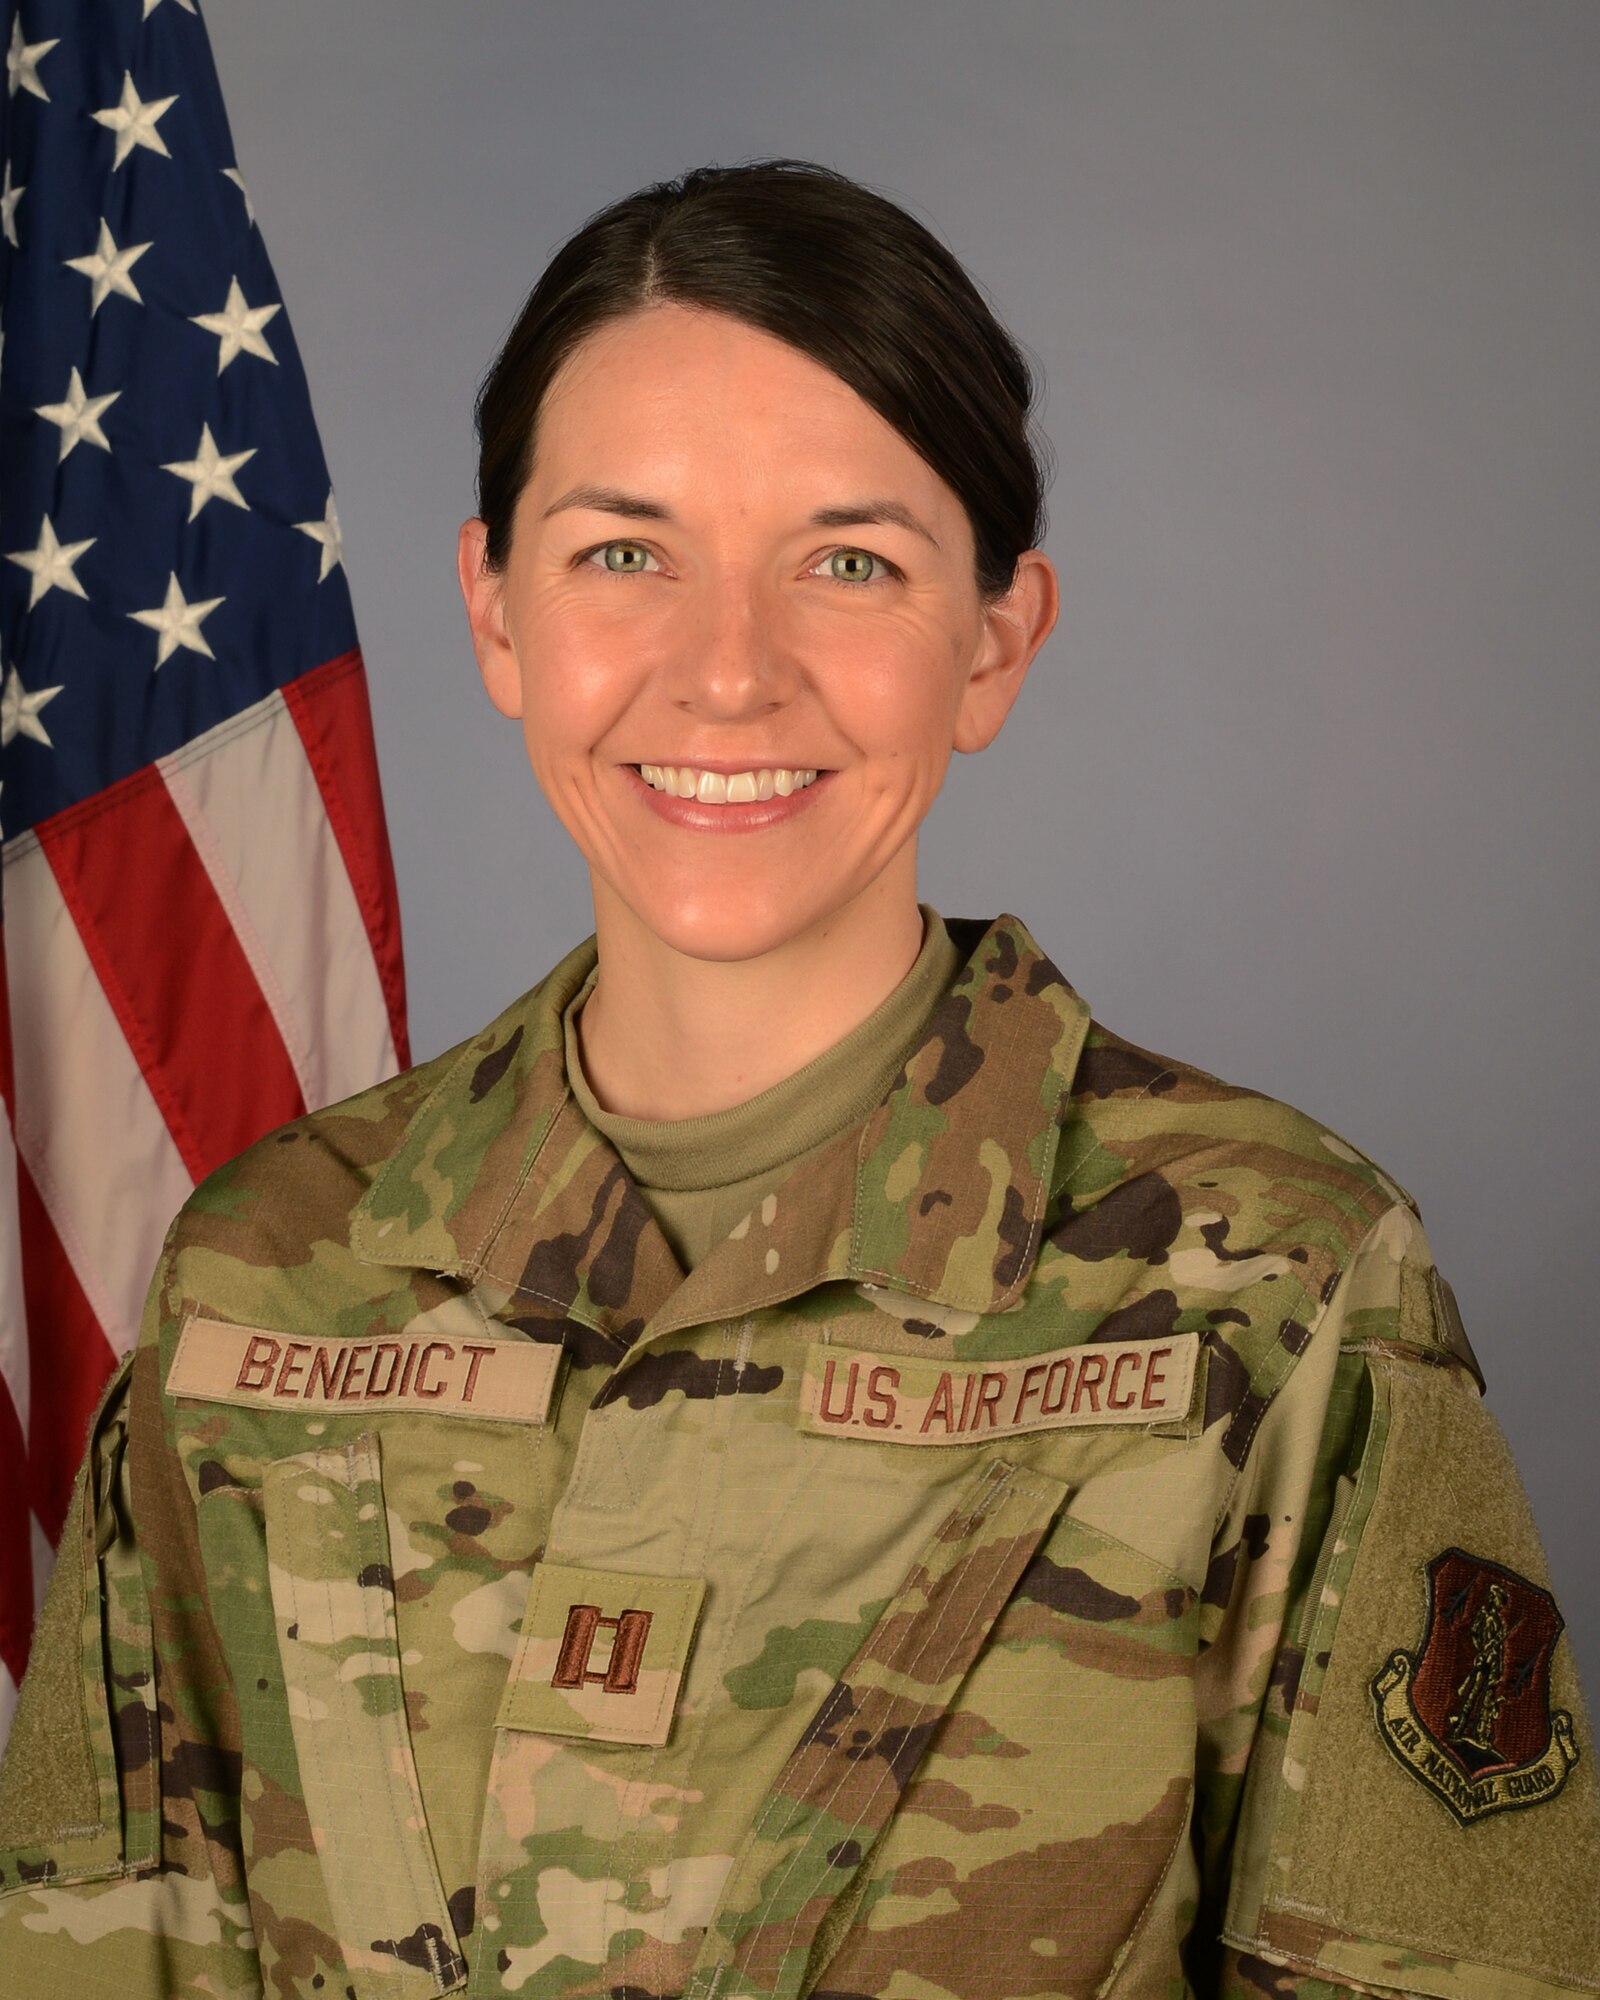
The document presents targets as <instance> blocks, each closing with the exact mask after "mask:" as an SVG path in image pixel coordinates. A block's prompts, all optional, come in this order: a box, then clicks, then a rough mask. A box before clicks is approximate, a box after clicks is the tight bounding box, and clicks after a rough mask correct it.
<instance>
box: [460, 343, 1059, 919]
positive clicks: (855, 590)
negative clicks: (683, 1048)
mask: <svg viewBox="0 0 1600 2000" xmlns="http://www.w3.org/2000/svg"><path fill="white" fill-rule="evenodd" d="M483 540H484V528H483V524H482V523H481V522H477V521H469V522H468V523H467V524H466V526H465V527H464V528H463V530H462V538H461V579H462V589H463V592H464V594H465V596H466V599H467V605H468V611H469V615H470V617H471V622H472V628H473V638H474V643H475V647H476V651H477V655H478V661H479V665H480V668H481V670H482V672H483V676H484V681H485V684H486V686H487V687H488V690H489V693H490V696H491V698H492V699H493V701H494V702H495V705H496V706H497V707H498V708H499V709H500V710H501V711H502V712H503V713H504V714H506V715H508V716H513V717H519V718H520V719H521V723H522V729H523V735H524V739H525V741H526V744H527V750H528V756H529V759H530V761H531V762H532V765H533V769H534V772H535V775H536V776H537V778H538V780H539V783H540V785H541V786H542V787H543V789H544V792H545V795H546V796H547V798H548V799H549V801H550V804H551V806H552V808H553V809H554V811H555V812H556V814H557V815H558V816H559V818H560V819H561V821H562V823H563V824H564V825H565V827H566V828H567V831H568V832H569V833H570V834H571V835H572V838H573V839H574V840H575V841H576V842H577V844H578V847H579V848H580V849H581V851H582V853H583V855H584V858H585V860H586V861H587V862H588V864H589V869H590V874H591V878H592V881H593V886H594V893H595V904H596V914H597V919H599V920H602V921H603V922H611V923H620V922H631V923H636V924H639V925H642V926H644V928H645V929H646V930H648V931H649V932H651V933H653V934H654V936H655V937H656V938H658V939H660V940H661V941H662V942H663V943H664V944H666V945H668V946H669V947H671V948H672V949H674V950H676V951H680V952H684V953H687V954H689V955H690V956H692V957H697V958H706V959H746V958H752V957H755V956H757V955H758V954H760V953H763V952H766V951H770V950H773V949H775V948H777V947H779V946H781V945H783V944H784V943H786V942H788V941H790V940H792V939H795V938H797V937H799V936H801V935H802V934H803V933H805V932H807V931H811V930H814V929H816V927H818V926H829V925H830V924H833V923H835V922H837V921H838V920H839V919H840V918H841V917H842V916H844V915H845V914H846V913H848V912H850V911H851V910H852V909H858V910H859V909H861V908H864V907H865V904H864V903H863V899H864V898H869V897H871V896H873V895H874V894H876V896H877V897H878V898H879V899H880V900H881V898H882V896H883V895H884V894H885V892H886V891H887V892H891V893H893V894H901V893H903V894H904V895H905V896H906V897H907V898H909V899H910V901H911V902H913V903H914V901H915V896H916V884H915V856H916V834H917V828H918V826H919V825H920V824H921V821H922V818H923V815H924V814H925V813H926V812H927V810H928V807H929V806H930V805H931V804H932V802H933V799H934V796H935V794H936V793H937V792H938V790H939V786H940V784H941V782H942V780H943V777H944V773H945V769H946V766H947V764H948V763H949V759H950V754H951V752H952V750H964V751H965V750H977V749H980V748H982V747H983V746H984V745H985V744H986V743H988V742H989V741H990V740H991V739H992V738H993V736H994V735H995V733H996V731H997V730H998V729H999V727H1000V724H1001V722H1002V721H1003V720H1004V718H1005V715H1006V712H1007V710H1008V709H1009V708H1010V705H1011V703H1012V701H1013V700H1014V699H1015V697H1016V694H1017V691H1018V689H1019V688H1020V686H1021V682H1022V677H1023V674H1024V673H1025V672H1026V669H1027V665H1028V662H1029V661H1030V660H1031V659H1032V657H1033V655H1034V653H1035V652H1036V651H1037V649H1038V647H1039V646H1040V645H1041V644H1042V643H1043V640H1044V638H1045V636H1046V635H1047V634H1048V632H1049V629H1050V626H1051V624H1052V623H1053V621H1054V616H1055V603H1056V599H1055V581H1054V574H1053V572H1052V571H1051V569H1050V565H1049V563H1048V561H1047V560H1046V558H1045V557H1044V556H1043V555H1041V554H1040V553H1039V552H1038V551H1030V552H1029V554H1028V555H1027V556H1025V557H1024V559H1023V562H1022V563H1021V564H1020V565H1019V570H1018V578H1017V582H1016V584H1015V585H1014V586H1013V589H1012V591H1011V593H1010V596H1009V597H1008V598H1005V599H1002V600H1000V601H999V602H998V603H994V602H990V603H987V604H986V603H985V602H984V601H983V600H982V599H981V598H980V596H979V593H978V589H977V585H976V581H975V578H974V574H973V537H972V529H971V524H970V523H969V521H968V519H967V516H966V512H965V510H964V508H963V507H962V505H961V502H960V501H959V500H958V499H957V497H956V495H955V493H954V492H953V491H952V490H951V488H950V487H948V486H947V485H946V484H945V482H944V481H943V480H942V479H941V478H940V477H939V476H938V475H937V474H936V473H935V472H934V471H933V470H932V469H931V468H930V467H929V466H928V465H927V464H926V462H925V461H924V460H923V459H922V458H920V457H919V456H918V455H917V453H916V452H915V451H914V450H913V449H912V448H911V446H910V445H909V444H907V443H906V441H905V439H904V438H902V437H901V436H900V435H899V433H898V432H897V431H895V430H894V429H893V428H892V426H890V425H889V424H887V423H885V422H884V420H883V419H882V418H881V417H880V416H878V415H877V413H876V412H875V411H874V410H872V409H871V408H870V407H869V406H868V405H867V404H866V403H865V402H863V400H862V399H861V397H860V396H858V395H857V394H856V393H855V391H854V390H853V389H850V388H848V387H847V386H846V385H845V384H844V383H843V382H841V381H840V380H839V379H838V377H837V376H835V375H833V374H831V373H830V372H829V371H828V370H827V369H825V368H823V367H821V366H819V365H818V364H817V363H816V362H814V361H812V360H811V359H810V358H809V357H808V356H806V355H804V354H801V353H800V352H799V351H798V350H797V349H795V348H792V347H790V346H788V345H787V344H786V343H785V342H783V341H781V340H777V339H775V338H773V337H772V336H771V335H769V334H766V333H762V332H758V331H756V330H755V329H753V328H751V327H748V326H746V325H744V324H743V323H742V322H741V321H737V320H733V319H730V318H728V317H726V316H725V315H722V314H717V313H706V312H699V311H695V310H692V309H689V308H686V307H683V306H679V305H660V306H652V307H650V308H648V309H646V310H644V311H642V312H639V313H637V314H635V315H633V316H631V317H629V318H627V319H624V320H620V321H615V322H613V323H611V324H610V325H608V326H606V327H604V328H602V329H601V330H600V331H598V332H597V333H595V334H593V335H591V336H590V338H589V339H588V340H587V341H586V342H585V343H584V344H583V345H582V346H581V347H579V348H578V349H577V351H576V352H575V353H574V354H573V355H572V356H571V357H570V359H569V360H568V362H567V363H566V365H565V367H564V368H563V369H562V370H561V372H560V373H559V374H558V375H557V377H556V378H555V380H554V382H553V383H552V384H551V387H550V390H549V393H548V394H547V396H546V398H545V402H544V406H543V408H542V410H541V412H540V416H539V425H538V435H537V448H536V451H535V456H534V465H533V471H532V476H531V477H530V479H529V482H528V484H527V486H526V488H525V489H524V491H523V493H522V495H521V499H520V501H519V503H518V506H517V510H516V515H515V518H514V522H513V530H512V537H511V549H510V556H509V559H508V561H507V563H506V566H505V568H504V570H503V571H502V572H500V573H498V574H495V573H492V572H490V571H488V570H486V569H485V567H484V563H483ZM669 771H670V775H669ZM809 773H814V774H815V776H814V777H809V778H808V776H807V774H809ZM668 786H670V787H671V789H670V790H669V789H667V787H668ZM686 794H692V796H685V795H686Z"/></svg>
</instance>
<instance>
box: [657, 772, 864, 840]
mask: <svg viewBox="0 0 1600 2000" xmlns="http://www.w3.org/2000/svg"><path fill="white" fill-rule="evenodd" d="M619 768H620V769H621V771H622V776H623V783H624V784H626V785H627V786H628V788H629V790H630V791H632V792H633V793H634V794H635V795H636V796H637V797H638V798H640V799H642V800H643V802H644V803H645V804H646V805H647V806H648V807H649V808H650V810H651V811H652V812H653V813H654V814H655V815H656V817H657V818H658V819H664V820H666V821H667V823H668V824H669V825H671V826H681V827H684V828H687V829H688V830H690V831H691V832H695V833H760V832H761V831H762V830H763V829H764V828H766V827H770V826H778V825H780V824H781V823H782V822H783V821H784V820H787V819H793V818H794V816H795V814H796V813H802V812H805V811H806V810H807V809H808V808H809V807H810V806H811V805H812V804H813V803H814V801H815V800H816V797H817V794H818V793H819V792H823V791H826V790H827V788H828V786H829V784H830V783H831V782H832V780H833V778H834V776H835V773H834V772H832V771H824V770H821V769H818V770H817V775H816V777H815V779H814V780H813V781H812V782H811V784H809V785H807V786H806V788H805V790H804V791H799V792H791V793H790V794H789V796H788V798H786V799H785V798H779V797H778V796H777V795H776V794H774V796H773V797H772V798H770V799H754V800H751V801H749V802H748V803H746V804H741V805H720V806H711V805H702V804H701V803H700V801H699V800H698V799H680V798H675V797H673V796H672V795H671V794H670V793H667V792H658V791H657V790H656V789H655V787H654V786H653V785H647V784H646V783H645V781H644V779H643V778H642V777H640V775H639V772H638V769H637V767H636V766H634V765H632V764H623V765H621V766H620V767H619ZM693 768H694V769H695V770H699V771H720V772H721V773H722V774H723V776H725V777H726V776H729V775H732V774H734V773H737V772H739V771H748V770H751V769H756V770H760V769H768V770H770V769H774V768H778V767H775V766H772V765H766V766H762V765H754V766H752V764H751V763H750V761H749V760H748V759H746V760H745V761H744V762H742V763H737V764H734V763H728V762H726V761H725V760H719V759H713V758H706V759H704V760H702V761H700V762H698V763H696V764H695V765H694V766H693Z"/></svg>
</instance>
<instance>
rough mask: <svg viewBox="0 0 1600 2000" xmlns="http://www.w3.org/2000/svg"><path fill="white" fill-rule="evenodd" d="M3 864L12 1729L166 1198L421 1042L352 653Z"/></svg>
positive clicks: (4, 1519)
mask: <svg viewBox="0 0 1600 2000" xmlns="http://www.w3.org/2000/svg"><path fill="white" fill-rule="evenodd" d="M3 861H4V884H3V894H0V908H3V910H4V926H3V934H4V972H5V978H4V980H3V981H0V1094H3V1097H4V1105H3V1109H4V1112H5V1113H6V1115H5V1116H4V1117H0V1737H3V1735H4V1728H5V1724H6V1722H7V1721H8V1720H9V1715H10V1709H11V1705H12V1703H13V1702H14V1699H15V1692H16V1683H17V1682H18V1681H19V1680H20V1678H21V1674H22V1668H23V1665H24V1663H25V1661H26V1658H27V1649H28V1639H29V1634H30V1631H31V1627H32V1617H33V1610H34V1605H35V1601H36V1598H37V1597H38V1595H40V1594H41V1593H42V1590H43V1582H44V1576H43V1572H44V1570H45V1569H46V1568H47V1566H48V1560H49V1556H48V1551H49V1549H50V1548H51V1547H53V1545H54V1543H55V1541H56V1539H57V1537H58V1536H59V1534H60V1531H61V1528H62V1525H63V1522H64V1519H65V1513H66V1507H67V1502H68V1499H69V1497H70V1494H71V1488H72V1480H73V1475H74V1473H75V1471H76V1469H77V1464H78V1460H79V1458H80V1457H81V1455H82V1451H83V1446H84V1441H85V1435H86V1428H87V1424H88V1420H89V1417H90V1415H91V1413H92V1411H93V1408H94V1405H95V1402H96V1401H97V1399H98V1397H99V1394H100V1390H101V1389H102V1387H103V1386H104V1383H105V1379H106V1377H107V1375H108V1374H109V1373H110V1371H111V1369H112V1367H113V1366H114V1364H115V1361H116V1359H117V1357H119V1356H120V1355H122V1354H124V1353H126V1352H127V1350H128V1349H129V1348H130V1347H131V1346H132V1345H133V1343H134V1340H135V1339H136V1337H137V1334H138V1329H139V1319H140V1314H141V1311H142V1308H143V1303H144V1297H145V1293H146V1290H147V1289H148V1286H149V1282H150V1278H151V1274H152V1272H153V1270H154V1268H155V1263H156V1259H157V1257H158V1256H159V1254H160V1249H161V1241H162V1238H163V1236H164V1235H165V1233H166V1228H167V1224H168V1223H169V1222H170V1221H171V1219H172V1216H173V1214H174V1213H175V1212H176V1210H177V1209H178V1208H179V1207H180V1206H181V1205H182V1203H183V1200H184V1198H185V1197H186V1196H187V1194H188V1192H189V1190H190V1188H191V1187H192V1186H193V1185H194V1183H195V1182H196V1181H198V1180H200V1179H201V1178H203V1177H204V1175H206V1174H208V1173H209V1172H210V1171H211V1170H212V1169H213V1168H214V1167H216V1166H219V1165H221V1163H222V1162H223V1161H224V1160H227V1159H231V1158H232V1156H233V1155H234V1154H235V1153H237V1152H239V1151H240V1150H241V1148H243V1147H244V1146H247V1145H249V1144H250V1143H251V1142H252V1141H253V1140H254V1139H256V1138H259V1137H260V1135H261V1134H262V1133H263V1132H266V1131H269V1130H271V1128H272V1127H273V1126H275V1125H279V1124H282V1123H283V1122H284V1120H285V1119H288V1118H293V1117H296V1116H298V1115H299V1114H300V1113H301V1112H303V1111H305V1110H307V1109H308V1108H314V1107H317V1106H320V1105H323V1104H328V1103H332V1102H334V1101H336V1100H337V1099H339V1098H341V1097H346V1096H349V1095H350V1094H351V1093H352V1092H354V1091H357V1090H360V1089H363V1088H365V1087H366V1086H367V1085H368V1084H372V1083H376V1082H379V1081H381V1079H382V1078H384V1077H386V1076H391V1075H393V1074H394V1072H395V1070H396V1069H397V1068H399V1067H401V1066H403V1065H404V1064H405V1063H406V1062H407V1061H409V1053H408V1051H407V1047H406V1034H405V1002H404V989H403V979H402V973H401V958H400V924H399V908H398V901H397V898H396V894H395V885H394V874H393V868H392V865H391V862H390V858H389V849H388V842H387V837H386V834H385V830H384V820H383V806H382V800H381V798H380V796H379V791H378V778H377V762H376V756H375V752H374V748H373V743H372V729H371V720H370V716H369V712H368V708H367V697H366V684H365V677H364V673H363V669H362V665H361V657H360V655H359V653H355V652H351V653H347V654H343V655H341V656H340V657H339V658H338V659H336V660H330V661H329V662H328V663H327V664H326V665H324V666H321V667H318V668H316V669H315V670H314V671H312V672H311V673H308V674H304V675H302V676H301V677H300V678H299V679H298V680H296V681H294V682H291V683H290V685H289V686H288V687H286V688H283V689H281V690H279V691H277V692H275V693H273V694H271V695H269V696H268V697H267V698H266V699H265V700H264V701H261V702H258V703H256V705H255V706H254V707H252V708H249V709H247V710H245V711H244V712H243V713H242V714H240V715H236V716H234V717H232V718H231V719H230V720H229V721H227V722H225V723H222V724H220V725H219V726H218V727H217V728H215V729H212V730H210V731H208V732H207V733H206V734H205V735H203V736H200V737H197V738H195V739H194V740H193V741H192V742H190V743H188V744H186V745H185V746H184V748H183V749H182V750H180V751H178V752H176V753H174V754H173V755H172V756H170V757H164V758H162V759H161V760H160V761H159V762H158V763H156V764H152V765H148V766H146V767H145V768H144V769H143V770H141V771H137V772H135V773H133V774H132V776H130V777H128V778H125V779H123V780H121V781H120V782H119V783H118V784H116V785H113V786H111V787H109V788H108V789H107V790H106V791H104V792H101V793H98V794H96V795H95V796H94V797H93V798H91V799H88V800H86V801H84V802H83V803H82V804H81V805H78V806H75V807H73V808H71V809H70V810H68V811H66V812H63V813H59V814H57V815H56V816H55V817H54V818H53V819H50V820H46V821H44V822H42V823H41V824H40V825H38V826H37V827H35V828H34V829H33V830H32V831H31V832H29V833H26V834H23V835H21V836H19V837H18V838H17V839H15V840H13V841H11V842H8V843H7V844H6V846H5V848H4V849H3ZM7 989H9V1000H10V1032H9V1047H8V1042H7V1037H6V1033H5V1017H4V1011H3V1009H4V1001H5V997H6V990H7ZM8 1052H9V1056H10V1062H9V1066H8V1065H7V1060H6V1058H7V1054H8ZM13 1187H14V1188H15V1198H14V1199H13V1198H12V1196H11V1190H12V1188H13Z"/></svg>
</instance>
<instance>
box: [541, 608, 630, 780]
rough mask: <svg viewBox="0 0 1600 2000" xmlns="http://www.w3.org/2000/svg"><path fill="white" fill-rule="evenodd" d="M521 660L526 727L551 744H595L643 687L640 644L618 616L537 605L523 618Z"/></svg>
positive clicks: (562, 746) (567, 747) (565, 746)
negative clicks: (631, 639) (630, 638)
mask: <svg viewBox="0 0 1600 2000" xmlns="http://www.w3.org/2000/svg"><path fill="white" fill-rule="evenodd" d="M517 658H518V662H519V665H520V668H521V673H522V690H523V720H524V726H525V729H526V731H527V734H528V736H529V739H530V742H534V741H537V742H538V743H541V744H542V745H544V746H545V748H546V749H549V750H560V749H564V750H569V751H581V750H583V749H585V748H586V747H588V746H589V745H590V744H593V743H595V742H596V741H598V740H599V738H600V737H601V736H602V735H604V733H605V731H606V730H607V729H608V728H610V727H611V725H612V724H613V723H614V722H615V721H616V720H617V718H618V717H619V716H621V715H622V714H623V713H624V712H625V711H626V709H627V707H628V705H629V703H630V702H631V701H632V699H633V697H634V695H635V693H636V692H637V688H638V682H639V678H640V674H639V669H640V649H639V648H638V647H637V646H636V645H633V644H630V643H628V641H627V639H626V637H625V635H623V634H622V633H620V632H619V631H618V630H617V627H616V623H615V621H614V620H608V619H604V618H595V617H593V616H589V617H584V616H581V615H574V614H573V613H572V612H570V611H560V610H559V609H558V608H552V607H535V608H534V609H533V610H531V611H530V612H529V614H528V615H527V616H525V617H524V618H523V619H522V620H521V621H520V622H519V625H518V629H517Z"/></svg>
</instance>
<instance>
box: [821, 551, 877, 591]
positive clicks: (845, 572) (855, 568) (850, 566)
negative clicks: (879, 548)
mask: <svg viewBox="0 0 1600 2000" xmlns="http://www.w3.org/2000/svg"><path fill="white" fill-rule="evenodd" d="M877 560H878V558H877V557H876V556H870V555H868V554H867V552H866V550H865V549H835V550H834V552H833V554H832V555H831V556H829V558H828V571H829V574H830V575H831V576H833V577H834V578H835V580H836V581H838V582H839V583H872V582H873V581H874V580H875V579H874V577H873V574H872V566H873V564H874V563H875V562H877Z"/></svg>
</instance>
